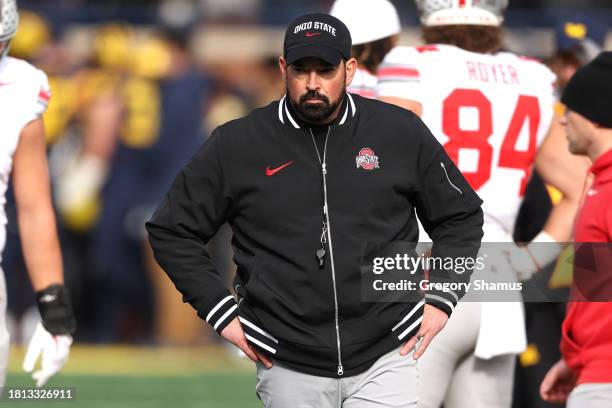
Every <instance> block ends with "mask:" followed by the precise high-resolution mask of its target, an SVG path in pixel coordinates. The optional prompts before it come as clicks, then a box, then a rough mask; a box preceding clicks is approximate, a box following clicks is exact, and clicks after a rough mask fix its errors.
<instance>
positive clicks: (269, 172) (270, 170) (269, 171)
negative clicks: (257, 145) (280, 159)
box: [266, 160, 293, 177]
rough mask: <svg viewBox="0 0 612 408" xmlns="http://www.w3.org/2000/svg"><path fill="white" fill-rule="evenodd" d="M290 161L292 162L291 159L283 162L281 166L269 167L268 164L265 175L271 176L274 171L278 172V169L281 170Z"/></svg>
mask: <svg viewBox="0 0 612 408" xmlns="http://www.w3.org/2000/svg"><path fill="white" fill-rule="evenodd" d="M292 163H293V160H291V161H290V162H287V163H285V164H283V165H282V166H278V167H276V168H274V169H271V168H270V166H266V176H268V177H270V176H273V175H275V174H276V173H278V172H279V171H281V170H282V169H284V168H285V167H287V166H289V165H290V164H292Z"/></svg>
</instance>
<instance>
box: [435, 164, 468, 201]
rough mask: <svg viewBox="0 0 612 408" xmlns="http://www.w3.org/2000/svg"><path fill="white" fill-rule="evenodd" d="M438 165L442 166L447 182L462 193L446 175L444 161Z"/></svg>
mask: <svg viewBox="0 0 612 408" xmlns="http://www.w3.org/2000/svg"><path fill="white" fill-rule="evenodd" d="M440 167H442V170H444V174H446V179H447V180H448V183H449V184H450V185H451V186H452V187H453V188H454V189H455V190H457V191H458V192H459V194H461V195H463V191H461V190H460V189H459V187H457V186H456V185H454V184H453V182H452V181H451V179H450V177H448V172H447V171H446V166H445V165H444V163H442V162H440Z"/></svg>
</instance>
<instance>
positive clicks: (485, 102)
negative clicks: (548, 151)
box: [378, 45, 555, 241]
mask: <svg viewBox="0 0 612 408" xmlns="http://www.w3.org/2000/svg"><path fill="white" fill-rule="evenodd" d="M554 81H555V76H554V74H553V73H552V72H551V71H550V70H549V69H548V68H547V67H545V66H544V65H543V64H541V63H539V62H537V61H535V60H532V59H527V58H524V57H519V56H517V55H515V54H512V53H508V52H500V53H497V54H479V53H473V52H469V51H465V50H463V49H461V48H458V47H455V46H450V45H426V46H422V47H396V48H395V49H393V50H391V52H390V53H389V54H387V56H386V57H385V59H384V61H383V63H382V65H381V67H380V68H379V70H378V96H379V97H386V96H389V97H399V98H404V99H410V100H414V101H417V102H419V103H420V104H421V105H422V108H423V112H422V119H423V121H424V122H425V123H426V124H427V126H428V127H429V129H430V130H431V131H432V133H433V134H434V136H435V137H436V138H437V139H438V141H439V142H440V144H442V145H443V146H444V148H445V149H446V151H447V153H448V154H449V156H450V157H451V158H452V159H453V161H454V162H455V163H456V165H457V167H458V168H459V169H460V170H461V172H462V173H463V175H464V176H465V177H466V179H467V180H468V181H469V183H470V185H471V186H472V187H473V188H474V190H476V192H477V193H478V195H479V196H480V197H481V198H482V200H483V201H484V204H483V211H484V213H485V227H484V230H485V237H484V240H486V241H502V240H505V239H504V237H506V238H507V237H509V236H511V235H512V233H511V232H512V229H513V227H514V221H515V219H516V216H517V213H518V210H519V206H520V204H521V201H522V199H523V196H524V193H525V187H526V185H527V182H528V180H529V176H530V174H531V170H532V166H533V162H534V159H535V154H536V150H537V147H538V146H539V145H540V143H541V142H542V140H543V139H544V137H545V136H546V133H547V132H548V129H549V127H550V123H551V120H552V116H553V106H554V101H555V98H554V85H553V84H554Z"/></svg>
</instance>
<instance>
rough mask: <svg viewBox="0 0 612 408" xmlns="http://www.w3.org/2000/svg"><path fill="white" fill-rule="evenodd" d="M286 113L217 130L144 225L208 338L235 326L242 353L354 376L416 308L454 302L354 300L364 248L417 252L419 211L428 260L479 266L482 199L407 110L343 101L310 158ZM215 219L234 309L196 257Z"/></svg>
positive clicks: (447, 306)
mask: <svg viewBox="0 0 612 408" xmlns="http://www.w3.org/2000/svg"><path fill="white" fill-rule="evenodd" d="M287 104H288V102H287V101H286V100H285V98H283V99H281V100H280V101H277V102H273V103H272V104H270V105H268V106H266V107H264V108H261V109H257V110H255V111H254V112H252V113H251V114H249V115H248V116H246V117H244V118H241V119H238V120H234V121H231V122H228V123H226V124H224V125H222V126H219V127H218V128H217V129H215V130H214V132H213V134H212V135H211V137H210V138H209V139H208V141H207V142H206V143H205V144H204V146H203V147H202V148H201V149H200V150H199V151H198V152H197V153H196V154H195V155H194V156H193V158H192V159H191V161H190V162H189V163H188V164H187V165H186V166H185V168H184V169H183V170H182V171H181V173H180V174H179V175H178V176H177V178H176V180H175V181H174V184H173V185H172V187H171V188H170V191H169V192H168V193H167V195H166V197H165V198H164V200H163V202H162V203H161V204H160V206H159V208H158V209H157V211H156V212H155V214H154V215H153V217H152V218H151V220H150V221H149V222H148V223H147V225H146V227H147V230H148V233H149V239H150V242H151V245H152V247H153V251H154V254H155V258H156V259H157V261H158V262H159V264H160V265H161V266H162V267H163V269H164V270H165V271H166V273H167V274H168V276H169V277H170V279H171V280H172V281H173V282H174V284H175V285H176V287H177V288H178V290H179V291H180V292H181V293H182V294H183V299H184V301H185V302H189V303H190V304H191V305H192V306H193V307H194V309H195V310H196V311H197V313H198V315H199V316H200V317H201V318H202V319H205V320H206V321H207V322H208V323H209V324H211V325H212V326H213V327H214V329H215V330H217V331H218V332H219V333H220V332H221V331H222V330H223V329H224V328H225V326H226V325H227V324H228V323H229V322H230V321H232V319H234V318H235V317H237V316H239V320H240V323H241V324H242V327H243V329H244V332H245V335H246V338H247V340H248V342H249V344H250V345H251V346H252V347H255V348H256V349H258V351H261V352H263V353H267V354H268V355H270V356H271V357H272V358H273V359H275V360H277V361H279V362H280V363H282V364H285V365H286V366H289V367H291V368H293V369H295V370H298V371H301V372H305V373H309V374H313V375H319V376H326V377H340V376H352V375H356V374H359V373H361V372H363V371H365V370H367V369H368V368H369V367H370V366H371V365H372V364H373V363H374V362H375V361H376V360H377V359H378V358H379V357H381V356H382V355H383V354H385V353H387V352H388V351H390V350H392V349H394V348H396V347H398V346H399V345H400V344H401V343H402V342H405V341H406V340H408V339H409V338H410V337H411V336H413V335H414V334H416V332H417V331H418V329H419V324H420V322H421V319H422V314H423V306H424V303H425V302H426V303H430V304H432V305H434V306H436V307H438V308H440V309H441V310H443V311H444V312H446V313H447V314H449V315H450V314H451V312H452V310H453V308H454V306H455V305H456V303H457V301H458V300H459V298H460V297H461V296H462V295H463V293H457V292H452V291H450V292H444V291H429V292H427V293H426V296H425V297H424V298H423V299H422V300H421V301H412V302H365V301H362V298H361V290H360V281H361V272H360V268H361V263H362V256H363V251H364V248H365V246H366V245H367V244H368V243H374V244H380V243H394V242H417V241H418V234H419V230H418V225H417V218H416V215H415V210H416V213H417V214H418V216H419V219H420V220H421V222H422V224H423V226H424V228H425V230H426V231H427V232H428V234H429V235H430V237H431V238H432V240H433V241H434V247H433V250H432V252H433V254H434V255H436V256H441V257H444V256H445V255H450V253H449V254H446V253H445V249H444V248H451V247H452V248H453V249H452V250H449V252H452V256H454V257H456V256H465V257H476V253H477V251H478V247H479V245H480V240H481V238H482V223H483V215H482V210H481V204H482V201H481V200H480V198H479V197H478V196H477V194H476V193H475V192H474V191H473V190H472V188H470V186H469V185H468V183H467V182H466V180H465V179H464V178H463V176H462V174H461V173H460V172H459V170H458V169H457V168H456V167H455V165H454V164H453V162H452V161H451V160H450V159H449V157H448V156H447V155H446V153H445V151H444V149H443V148H442V146H440V144H439V143H438V142H437V141H436V139H435V138H434V137H433V136H432V134H431V133H430V131H429V130H428V129H427V127H426V126H425V125H424V124H423V123H422V122H421V120H420V119H419V118H418V117H417V116H416V115H414V114H413V113H412V112H410V111H407V110H404V109H401V108H398V107H396V106H393V105H390V104H387V103H383V102H380V101H376V100H371V99H365V98H362V97H359V96H357V95H351V94H347V96H346V97H345V103H344V104H343V105H342V108H341V111H340V115H339V119H338V121H337V123H336V124H335V125H332V126H329V127H328V128H327V129H326V138H325V143H324V144H323V146H322V147H323V148H322V149H317V147H316V145H317V144H316V143H315V140H314V139H315V137H313V134H312V131H311V129H308V128H303V127H300V126H299V122H298V121H297V120H296V118H295V117H294V115H292V114H291V111H290V109H288V108H287ZM319 150H321V151H319ZM224 222H228V223H229V225H230V226H231V228H232V231H233V241H232V246H233V249H234V261H235V263H236V265H237V266H238V269H237V276H236V281H235V292H236V293H237V295H238V299H235V297H234V296H233V295H232V294H231V292H230V291H229V290H228V289H227V288H226V286H225V285H224V284H223V282H222V281H221V280H220V278H219V274H218V272H217V271H216V269H215V267H214V265H213V262H212V261H211V258H210V256H209V254H208V253H207V250H206V247H205V245H206V243H207V242H208V241H209V239H210V238H211V237H212V236H213V235H214V234H215V232H216V231H217V230H218V228H219V227H220V226H221V225H222V224H223V223H224ZM467 243H470V244H467ZM474 243H475V244H474ZM463 244H465V245H463ZM457 248H461V249H459V250H458V249H457ZM464 278H465V279H468V280H469V273H466V274H464ZM436 279H437V273H436V271H431V272H430V280H431V281H433V282H435V281H436Z"/></svg>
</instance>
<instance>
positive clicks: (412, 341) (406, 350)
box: [400, 336, 417, 356]
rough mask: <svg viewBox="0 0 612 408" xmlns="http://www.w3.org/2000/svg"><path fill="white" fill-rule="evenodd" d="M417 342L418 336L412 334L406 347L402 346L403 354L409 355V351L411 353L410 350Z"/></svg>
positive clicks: (401, 351)
mask: <svg viewBox="0 0 612 408" xmlns="http://www.w3.org/2000/svg"><path fill="white" fill-rule="evenodd" d="M416 342H417V337H416V336H412V337H411V338H410V340H408V341H407V342H406V343H405V344H404V347H402V349H401V350H400V354H401V355H402V356H407V355H408V353H410V350H412V349H413V348H414V345H415V344H416Z"/></svg>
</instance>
